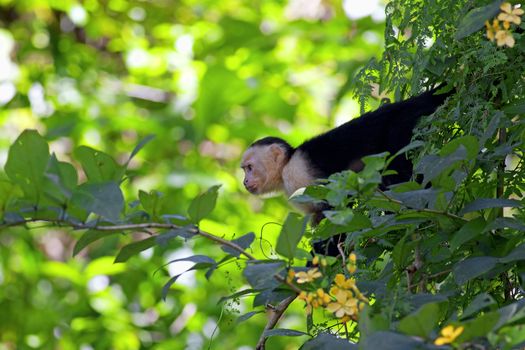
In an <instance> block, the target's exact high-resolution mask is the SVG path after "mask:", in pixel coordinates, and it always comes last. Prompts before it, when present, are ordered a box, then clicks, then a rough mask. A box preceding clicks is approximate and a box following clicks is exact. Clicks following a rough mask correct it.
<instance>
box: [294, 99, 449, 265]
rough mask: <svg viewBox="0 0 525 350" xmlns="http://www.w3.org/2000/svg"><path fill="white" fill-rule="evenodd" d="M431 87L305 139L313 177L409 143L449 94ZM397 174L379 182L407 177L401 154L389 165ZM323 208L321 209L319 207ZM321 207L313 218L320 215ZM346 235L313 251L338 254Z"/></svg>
mask: <svg viewBox="0 0 525 350" xmlns="http://www.w3.org/2000/svg"><path fill="white" fill-rule="evenodd" d="M436 90H437V89H435V90H431V91H428V92H426V93H423V94H421V95H418V96H415V97H412V98H410V99H408V100H405V101H401V102H397V103H392V104H387V105H384V106H382V107H380V108H379V109H377V110H375V111H373V112H369V113H366V114H364V115H362V116H361V117H359V118H357V119H354V120H351V121H349V122H347V123H345V124H343V125H341V126H339V127H337V128H335V129H332V130H330V131H328V132H326V133H324V134H321V135H319V136H316V137H314V138H312V139H311V140H308V141H306V142H304V143H303V144H302V145H300V146H299V147H298V148H297V149H296V150H295V151H297V150H300V151H301V152H302V154H304V155H305V156H306V157H307V158H308V161H309V164H310V165H311V166H312V168H313V169H314V171H315V172H316V177H318V178H327V177H328V176H330V175H331V174H333V173H336V172H339V171H343V170H346V169H348V167H349V164H352V163H353V162H355V161H358V160H360V159H361V158H363V157H364V156H367V155H371V154H377V153H382V152H389V153H390V154H391V155H393V154H395V153H397V152H398V151H399V150H400V149H402V148H403V147H404V146H406V145H408V144H409V143H410V140H411V139H412V135H413V130H414V127H415V126H416V124H417V122H418V121H419V119H420V118H421V117H422V116H425V115H429V114H432V113H433V112H434V111H435V110H436V109H437V108H438V107H439V106H440V105H441V104H443V102H444V101H445V99H446V98H447V97H448V96H449V95H450V93H447V94H441V95H435V93H436ZM389 169H392V170H395V171H396V172H397V174H395V175H388V176H385V177H383V179H382V186H383V187H385V188H386V187H388V186H390V185H392V184H396V183H400V182H405V181H408V180H410V178H411V176H412V162H411V161H410V160H409V159H408V158H407V157H406V155H404V154H402V155H399V156H398V157H396V158H395V159H394V160H393V161H392V162H391V163H390V165H389ZM321 210H322V209H321ZM321 210H320V211H319V212H318V213H315V215H314V220H315V221H317V222H318V221H320V220H321V219H322V213H321ZM345 237H346V235H345V234H340V235H337V236H334V237H332V238H330V239H328V240H323V241H318V242H314V244H313V248H314V249H313V250H314V252H317V253H320V254H324V255H330V256H337V255H339V253H340V251H339V249H338V248H337V245H338V244H339V243H340V242H344V240H345Z"/></svg>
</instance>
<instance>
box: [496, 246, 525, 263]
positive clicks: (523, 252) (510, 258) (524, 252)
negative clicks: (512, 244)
mask: <svg viewBox="0 0 525 350" xmlns="http://www.w3.org/2000/svg"><path fill="white" fill-rule="evenodd" d="M521 260H525V245H523V244H522V245H520V246H518V247H516V248H515V249H514V250H513V251H512V252H511V253H510V254H509V255H507V256H506V257H504V258H501V259H499V261H500V262H501V263H504V264H507V263H511V262H515V261H521Z"/></svg>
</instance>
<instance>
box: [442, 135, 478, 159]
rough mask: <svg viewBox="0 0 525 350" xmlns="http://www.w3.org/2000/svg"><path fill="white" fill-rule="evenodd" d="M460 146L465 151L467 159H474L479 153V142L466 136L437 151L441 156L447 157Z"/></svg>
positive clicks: (473, 137) (472, 137)
mask: <svg viewBox="0 0 525 350" xmlns="http://www.w3.org/2000/svg"><path fill="white" fill-rule="evenodd" d="M460 145H462V146H463V147H465V149H466V150H467V159H475V158H476V156H477V155H478V152H479V141H478V139H477V138H476V137H475V136H472V135H467V136H462V137H458V138H457V139H454V140H452V141H450V142H448V143H446V144H445V145H444V146H443V148H441V150H440V151H439V154H440V155H441V156H448V155H451V154H453V153H454V151H456V150H457V149H458V148H459V146H460Z"/></svg>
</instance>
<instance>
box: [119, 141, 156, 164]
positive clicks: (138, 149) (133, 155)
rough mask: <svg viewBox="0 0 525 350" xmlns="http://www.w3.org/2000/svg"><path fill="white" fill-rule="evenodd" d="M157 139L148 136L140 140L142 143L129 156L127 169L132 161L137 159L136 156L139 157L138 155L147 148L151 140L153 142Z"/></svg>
mask: <svg viewBox="0 0 525 350" xmlns="http://www.w3.org/2000/svg"><path fill="white" fill-rule="evenodd" d="M154 138H155V135H147V136H146V137H145V138H143V139H142V140H140V142H139V143H138V144H137V145H136V146H135V148H134V149H133V151H132V152H131V154H130V155H129V158H128V160H127V162H126V167H127V165H128V164H129V162H130V161H131V159H132V158H133V157H135V155H137V153H139V151H140V150H141V149H142V148H143V147H144V146H146V144H147V143H148V142H150V141H151V140H153V139H154Z"/></svg>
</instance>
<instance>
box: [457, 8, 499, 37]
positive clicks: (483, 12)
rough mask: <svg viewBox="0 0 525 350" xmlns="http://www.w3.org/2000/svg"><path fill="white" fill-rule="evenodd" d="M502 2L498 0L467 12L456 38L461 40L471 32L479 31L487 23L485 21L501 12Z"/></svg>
mask: <svg viewBox="0 0 525 350" xmlns="http://www.w3.org/2000/svg"><path fill="white" fill-rule="evenodd" d="M500 4H501V1H500V0H497V1H494V2H493V3H491V4H489V5H486V6H483V7H478V8H475V9H473V10H471V11H470V12H469V13H467V15H466V16H465V18H463V20H462V21H461V22H460V23H459V26H458V30H457V31H456V35H455V37H456V40H461V39H463V38H466V37H467V36H469V35H470V34H472V33H474V32H477V31H478V30H479V29H481V28H482V27H483V26H484V25H485V21H487V20H490V19H492V18H494V17H496V15H497V14H498V12H499V6H500Z"/></svg>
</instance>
